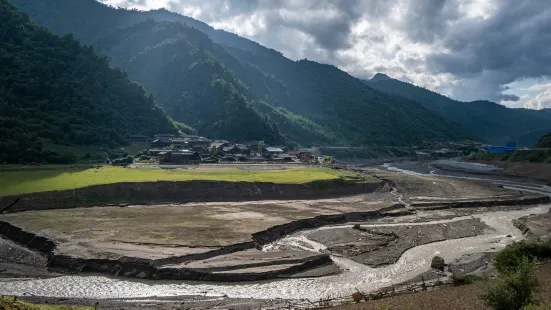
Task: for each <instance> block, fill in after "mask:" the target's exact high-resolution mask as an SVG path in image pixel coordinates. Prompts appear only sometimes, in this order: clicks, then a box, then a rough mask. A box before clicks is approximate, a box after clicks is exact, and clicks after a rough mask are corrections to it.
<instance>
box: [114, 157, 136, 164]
mask: <svg viewBox="0 0 551 310" xmlns="http://www.w3.org/2000/svg"><path fill="white" fill-rule="evenodd" d="M133 162H134V157H132V156H126V157H123V158H117V159H115V160H113V161H112V162H111V164H112V165H113V166H126V165H130V164H131V163H133Z"/></svg>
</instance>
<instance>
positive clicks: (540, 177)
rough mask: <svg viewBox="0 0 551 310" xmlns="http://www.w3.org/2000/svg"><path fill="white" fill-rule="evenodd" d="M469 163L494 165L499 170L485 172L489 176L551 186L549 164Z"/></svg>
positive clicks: (480, 161)
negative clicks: (525, 180)
mask: <svg viewBox="0 0 551 310" xmlns="http://www.w3.org/2000/svg"><path fill="white" fill-rule="evenodd" d="M469 162H475V163H482V164H488V165H494V166H496V167H498V168H499V169H500V170H498V171H492V172H487V173H488V174H491V175H497V176H507V177H521V178H526V179H531V180H536V181H541V182H544V183H545V184H547V185H551V164H549V163H529V162H510V161H495V160H493V161H486V160H470V161H469Z"/></svg>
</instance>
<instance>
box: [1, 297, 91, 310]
mask: <svg viewBox="0 0 551 310" xmlns="http://www.w3.org/2000/svg"><path fill="white" fill-rule="evenodd" d="M0 309H5V310H88V309H90V310H91V309H94V307H79V306H61V305H38V304H33V303H30V302H26V301H21V300H17V299H16V298H14V297H7V296H1V297H0Z"/></svg>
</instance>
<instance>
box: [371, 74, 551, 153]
mask: <svg viewBox="0 0 551 310" xmlns="http://www.w3.org/2000/svg"><path fill="white" fill-rule="evenodd" d="M365 83H366V84H367V85H369V86H371V87H373V88H375V89H378V90H380V91H383V92H386V93H388V94H392V95H398V96H403V97H404V98H407V99H410V100H414V101H417V102H420V103H421V104H423V106H425V107H426V108H427V109H429V110H432V111H435V112H437V113H439V114H441V115H442V116H444V117H446V118H448V119H450V120H453V121H455V122H457V123H458V124H460V125H461V126H462V127H463V128H465V129H467V130H469V131H470V132H471V133H472V134H473V135H475V136H477V137H479V138H481V139H483V140H485V141H487V142H489V143H492V144H496V145H499V144H501V145H503V144H505V143H506V142H507V141H517V143H518V145H519V146H523V147H524V146H526V147H532V146H534V145H535V144H536V142H537V141H538V139H539V138H540V137H541V135H542V134H543V133H545V132H549V131H550V130H551V113H550V112H549V110H548V111H536V110H530V109H511V108H507V107H505V106H503V105H500V104H497V103H494V102H490V101H473V102H460V101H456V100H453V99H450V98H448V97H446V96H443V95H441V94H439V93H435V92H432V91H430V90H428V89H425V88H422V87H418V86H415V85H412V84H410V83H406V82H402V81H399V80H396V79H392V78H390V77H388V76H387V75H385V74H381V73H378V74H376V75H375V76H374V77H373V78H372V79H371V80H368V81H365Z"/></svg>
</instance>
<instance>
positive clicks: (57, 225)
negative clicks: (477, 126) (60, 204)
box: [0, 164, 551, 309]
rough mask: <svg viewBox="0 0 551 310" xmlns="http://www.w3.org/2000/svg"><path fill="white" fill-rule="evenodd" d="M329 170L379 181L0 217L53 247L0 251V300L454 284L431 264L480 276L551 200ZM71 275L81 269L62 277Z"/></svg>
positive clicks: (268, 299)
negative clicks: (283, 195)
mask: <svg viewBox="0 0 551 310" xmlns="http://www.w3.org/2000/svg"><path fill="white" fill-rule="evenodd" d="M412 165H413V164H412ZM405 166H407V165H405ZM387 168H391V167H387ZM423 169H425V168H423ZM426 169H427V170H429V171H432V170H431V169H432V168H430V167H427V168H426ZM396 170H399V168H396ZM321 172H323V173H326V171H325V170H321ZM263 173H267V172H266V171H263ZM338 173H339V175H341V176H342V175H357V174H361V175H363V176H364V179H368V180H377V181H378V182H382V183H381V184H378V186H377V187H373V188H371V189H370V192H367V193H364V194H360V195H354V196H345V197H335V198H329V199H306V200H296V199H295V200H267V199H265V200H262V199H260V200H256V201H254V200H251V201H245V202H201V201H197V202H188V203H185V204H156V205H149V206H143V205H134V206H132V205H124V206H123V207H114V206H106V207H91V208H74V207H72V208H68V209H51V210H39V208H37V210H29V211H24V212H14V213H9V214H2V215H0V221H2V222H4V223H5V224H4V226H3V227H2V226H1V225H0V233H2V234H4V235H5V236H11V237H14V238H16V239H19V240H25V238H26V239H27V240H28V243H26V244H27V245H31V246H34V247H40V246H39V245H37V241H36V240H38V239H36V238H35V237H34V236H40V237H43V238H45V239H41V240H42V241H43V242H46V241H48V240H51V241H52V242H55V246H52V245H49V246H50V247H52V248H51V252H49V254H48V255H44V253H42V254H41V253H38V252H34V251H29V250H28V249H25V247H23V246H21V245H17V244H14V243H10V242H9V241H5V242H0V281H1V283H2V286H1V287H0V295H1V294H9V295H18V296H26V297H25V298H29V300H31V301H36V302H41V303H42V302H48V303H50V302H51V303H59V302H61V303H72V304H80V305H91V303H93V302H96V301H99V302H100V305H101V306H102V308H107V309H110V308H113V309H115V308H137V309H140V308H143V309H146V308H148V309H151V308H160V309H177V308H179V307H182V306H183V307H185V308H189V309H216V308H234V309H258V308H260V307H263V308H272V309H277V308H282V307H283V308H284V307H286V306H289V305H293V304H295V305H297V304H304V303H294V302H298V301H299V300H300V299H302V298H309V299H310V300H312V301H313V300H319V299H320V298H324V297H326V296H333V297H347V298H348V297H349V296H351V294H352V293H353V292H354V291H355V289H359V290H362V291H363V292H366V293H370V292H376V291H378V290H380V289H384V288H385V287H388V286H391V285H401V284H404V283H409V284H418V283H419V281H421V279H420V276H421V275H422V276H423V277H424V280H426V281H427V282H435V281H437V280H444V281H445V282H446V281H450V280H451V273H450V272H447V271H446V272H440V271H435V270H433V269H431V268H430V265H431V259H432V258H433V257H434V256H435V255H441V256H443V257H444V258H445V260H446V263H447V264H449V266H450V268H451V269H453V270H462V272H466V273H468V272H478V271H479V270H480V269H481V268H482V269H484V268H485V266H487V264H488V262H489V261H490V260H491V253H495V252H496V251H499V250H500V249H502V248H504V247H505V246H506V245H507V244H510V243H512V242H514V241H518V240H521V239H523V238H524V236H523V234H522V232H521V231H520V230H519V229H518V228H517V227H515V226H514V225H513V220H515V219H518V218H520V217H523V216H525V215H527V214H530V213H534V214H541V216H539V217H537V218H535V219H530V220H529V221H528V220H527V221H524V222H523V223H521V224H519V225H524V226H523V227H527V228H528V231H533V232H534V233H535V232H537V229H534V228H533V227H536V226H537V225H541V224H542V223H544V222H545V221H547V220H548V217H549V216H551V213H548V212H549V207H550V206H549V205H548V204H545V203H548V202H549V197H548V196H547V195H549V194H551V193H550V192H551V191H549V190H547V191H546V189H545V188H543V187H540V185H534V184H532V185H519V186H524V187H523V188H522V189H521V190H519V188H515V187H514V186H513V185H514V184H513V183H510V182H505V183H499V182H497V183H496V181H495V180H494V181H492V182H489V183H488V182H483V181H481V180H468V179H456V178H445V177H438V176H433V175H430V174H419V173H416V172H412V171H406V170H402V171H401V172H396V171H387V170H381V169H357V170H354V171H351V172H344V173H343V172H338ZM503 184H505V185H506V186H503ZM230 185H231V184H230ZM230 187H232V186H230ZM234 187H235V186H233V187H232V188H234ZM530 191H535V193H530ZM540 191H542V193H545V194H538V192H540ZM48 208H50V207H48ZM545 223H547V222H545ZM10 225H13V226H10ZM546 225H547V224H546ZM550 225H551V224H550ZM14 227H20V228H22V229H23V230H24V231H25V232H28V233H29V234H28V235H25V233H22V232H21V231H20V230H17V229H15V228H14ZM537 233H539V232H537ZM543 233H545V231H544V232H543ZM46 243H47V242H46ZM51 244H54V243H51ZM48 249H50V248H48ZM488 253H489V254H488ZM46 256H48V257H46ZM45 265H47V266H48V267H50V268H48V269H47V268H44V266H45ZM542 268H547V267H542ZM68 270H71V271H72V272H79V271H80V272H83V273H82V274H77V275H67V271H68ZM545 270H547V269H545ZM549 270H550V272H551V268H549ZM85 272H87V273H85ZM544 272H547V271H544ZM121 276H123V277H121ZM142 278H147V279H142ZM274 278H278V279H277V280H275V279H274ZM283 278H284V279H283ZM161 279H162V280H161ZM260 279H262V280H263V281H252V280H260ZM267 279H274V280H273V281H267ZM182 280H210V281H214V282H205V281H202V282H190V281H182ZM218 281H225V282H226V283H224V284H222V283H220V282H218ZM227 281H230V283H228V282H227ZM242 281H245V282H242ZM476 285H479V284H475V285H473V286H465V287H442V289H441V290H440V289H439V290H434V291H431V292H424V293H419V294H410V295H402V296H395V297H390V298H385V299H381V300H379V301H377V302H369V303H365V304H359V305H350V306H349V307H354V306H358V307H362V306H363V307H371V306H372V307H375V308H366V309H379V306H380V305H389V306H391V309H394V305H395V303H393V300H397V303H398V304H399V305H402V304H403V303H409V304H410V305H411V306H412V308H397V309H417V308H415V307H416V305H417V304H419V305H421V304H420V303H421V302H422V301H423V300H424V298H423V297H415V296H423V294H432V295H427V296H430V298H431V300H432V299H434V307H432V306H431V307H430V308H433V309H438V307H439V305H440V304H439V302H440V301H441V300H443V298H445V296H446V294H456V293H455V291H451V290H457V294H463V291H462V290H466V291H465V292H464V294H470V293H469V291H467V290H468V288H469V287H476ZM472 290H473V293H472V294H474V292H475V291H476V289H472ZM440 292H444V293H440ZM446 292H447V293H446ZM440 294H444V295H440ZM32 296H45V297H32ZM48 296H49V297H48ZM443 296H444V297H443ZM466 296H470V295H466ZM401 298H412V299H411V300H410V301H408V300H407V299H401ZM415 298H418V299H415ZM426 298H429V297H426ZM426 298H425V299H426ZM450 298H451V297H450V296H448V299H450ZM453 298H455V296H454V297H453ZM471 299H473V300H469V302H474V304H473V305H474V306H476V301H474V297H473V298H471ZM454 300H455V299H453V300H451V301H452V302H453V301H454ZM303 301H304V300H303ZM385 301H387V302H388V304H384V303H382V304H381V303H379V302H385ZM457 301H458V302H460V301H461V300H460V299H457ZM431 302H432V301H431ZM419 307H420V306H419ZM448 308H449V307H448ZM344 309H347V308H344ZM350 309H355V308H350ZM358 309H363V308H358ZM383 309H384V308H383ZM419 309H421V308H419ZM449 309H455V308H449ZM457 309H471V308H457ZM472 309H474V308H472ZM481 309H483V308H481Z"/></svg>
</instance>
